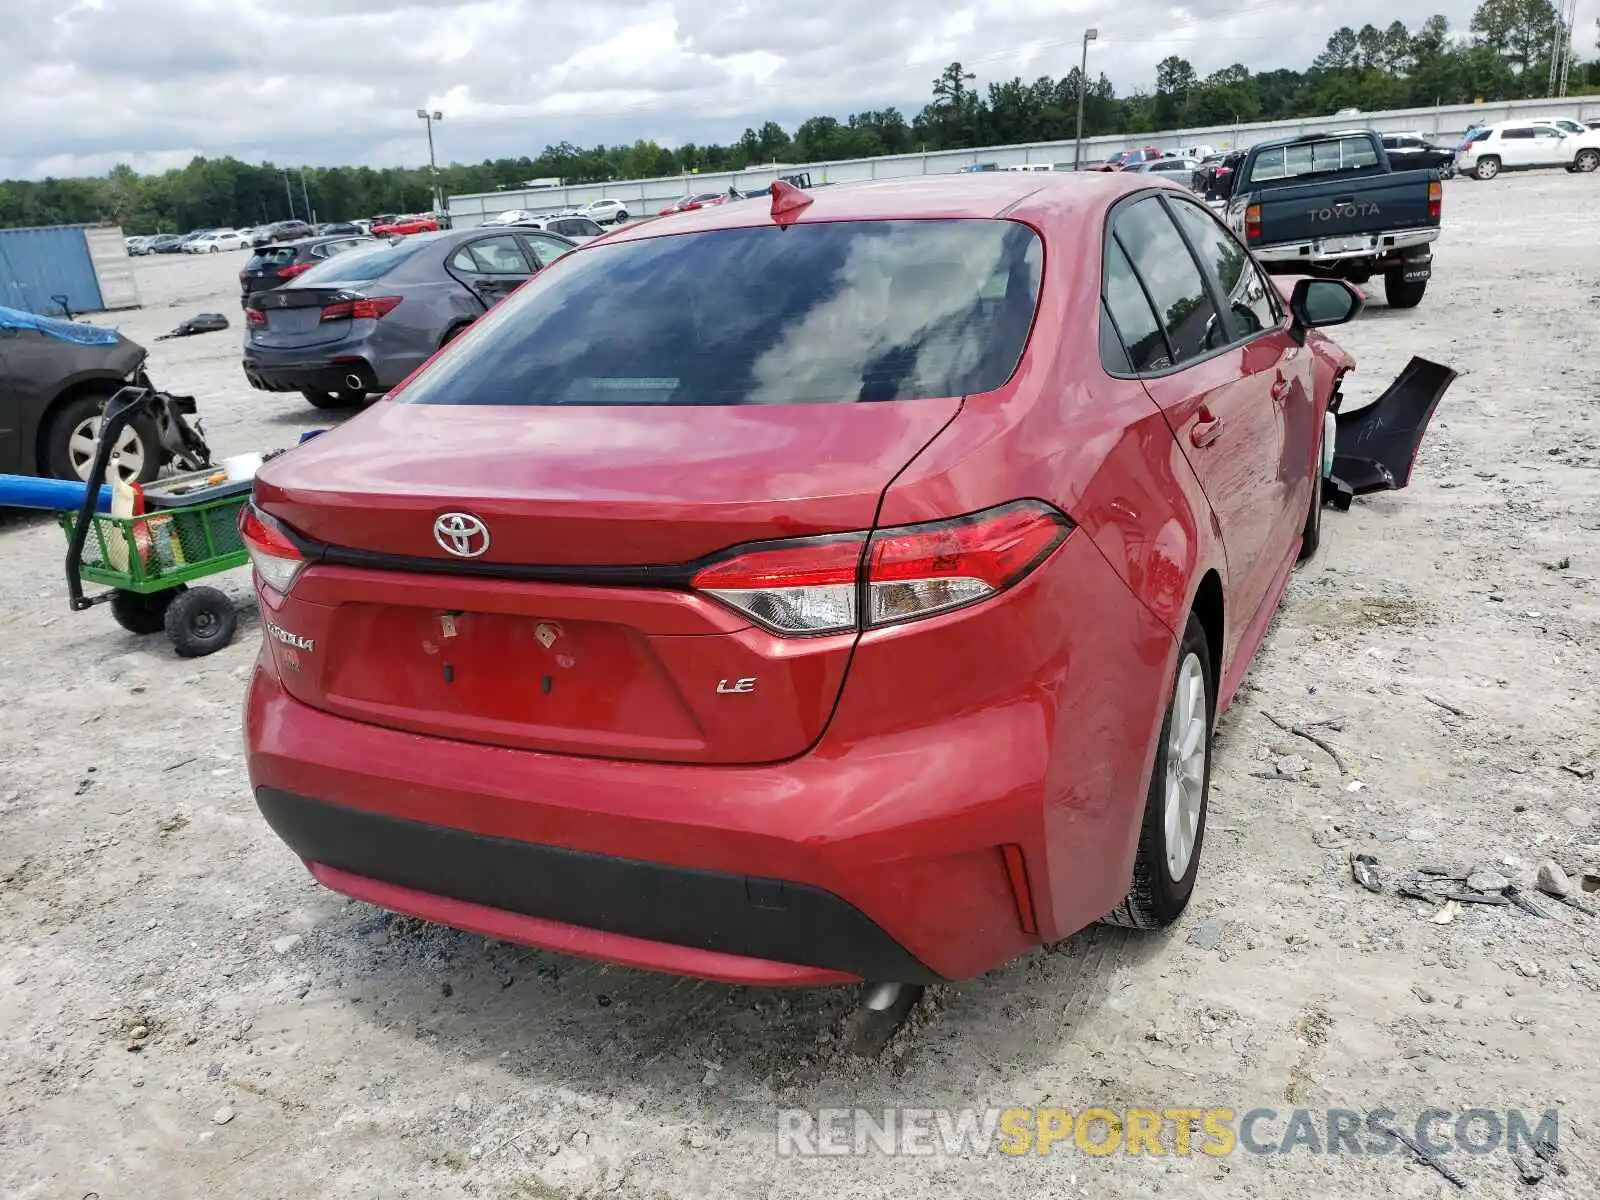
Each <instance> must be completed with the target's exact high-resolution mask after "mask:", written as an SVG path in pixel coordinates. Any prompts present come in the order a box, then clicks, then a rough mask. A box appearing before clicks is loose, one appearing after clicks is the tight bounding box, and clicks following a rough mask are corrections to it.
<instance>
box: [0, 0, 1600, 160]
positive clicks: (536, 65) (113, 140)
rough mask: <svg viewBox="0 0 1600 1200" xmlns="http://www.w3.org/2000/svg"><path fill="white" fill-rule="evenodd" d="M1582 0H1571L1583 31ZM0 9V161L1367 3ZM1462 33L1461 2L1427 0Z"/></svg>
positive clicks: (1113, 71) (1126, 74) (140, 2)
mask: <svg viewBox="0 0 1600 1200" xmlns="http://www.w3.org/2000/svg"><path fill="white" fill-rule="evenodd" d="M1596 3H1597V0H1582V4H1581V5H1580V13H1579V22H1578V23H1579V27H1580V28H1581V29H1589V28H1592V22H1593V12H1592V11H1591V10H1592V9H1593V8H1594V7H1595V5H1596ZM48 7H49V6H46V5H38V4H11V5H8V6H7V11H6V15H5V19H4V36H3V37H0V111H4V112H5V114H6V133H5V136H4V137H0V177H8V176H11V177H15V176H22V177H32V178H37V177H41V176H43V175H45V174H56V175H62V174H84V173H99V172H102V171H104V170H106V169H108V168H109V167H110V166H111V165H113V164H115V163H117V162H128V163H130V164H132V165H133V166H135V167H137V168H138V169H140V170H149V169H161V168H164V167H166V166H170V165H174V164H181V163H182V162H185V161H187V159H188V158H189V157H190V156H191V155H193V154H206V155H210V156H220V155H224V154H232V155H235V156H237V157H240V158H244V159H247V160H258V159H263V158H270V159H272V160H274V161H278V162H284V163H293V164H300V163H305V164H311V165H330V164H335V163H354V164H368V165H374V166H382V165H389V164H394V163H402V164H412V165H417V164H421V163H423V162H425V161H426V160H427V142H426V139H425V137H424V136H423V130H422V128H421V124H420V122H418V121H417V119H416V116H415V111H416V109H417V108H418V107H419V106H421V105H424V104H425V105H427V106H429V107H430V108H438V109H440V110H441V111H443V112H444V114H445V120H444V123H443V124H442V125H440V126H439V127H438V129H437V130H436V131H435V132H436V137H437V140H438V148H439V153H440V156H441V158H443V159H445V160H450V161H467V162H470V161H478V160H481V159H484V158H492V157H501V156H512V155H519V154H530V155H531V154H537V153H538V152H539V151H540V150H541V149H542V148H543V147H544V146H545V145H548V144H550V143H553V142H558V141H562V140H567V141H572V142H576V143H578V144H579V145H594V144H596V143H598V142H623V141H627V142H631V141H633V140H635V139H636V138H639V137H654V138H656V139H658V140H661V141H665V142H668V143H681V142H683V141H687V140H694V141H700V142H705V141H710V140H717V141H732V140H734V139H736V138H737V137H738V135H739V133H740V132H741V131H742V130H743V129H744V127H745V126H746V125H755V126H759V125H760V124H761V122H763V121H765V120H769V119H771V120H777V121H779V122H781V123H783V124H785V125H786V126H788V127H789V128H791V129H792V128H793V127H794V126H795V125H796V124H798V123H799V122H800V121H801V120H803V119H805V118H806V117H808V116H813V115H819V114H827V115H833V116H838V117H841V118H842V117H844V116H845V115H847V114H848V113H850V112H852V111H859V110H861V109H867V108H881V107H884V106H886V105H890V104H894V105H898V106H900V107H901V109H902V110H903V111H904V112H905V113H906V115H907V117H908V118H909V117H910V116H911V115H913V114H914V113H915V112H916V111H917V109H918V108H920V107H921V105H923V104H924V103H926V102H927V100H928V96H929V88H930V84H931V82H932V80H933V77H934V76H935V75H936V74H938V72H939V69H940V68H941V67H943V66H944V64H945V63H946V62H948V61H950V60H951V59H954V58H959V59H960V60H961V61H962V62H963V63H964V64H966V65H967V67H968V69H970V70H972V71H975V72H976V73H977V75H978V83H979V85H980V86H981V85H983V84H987V83H989V82H991V81H997V80H1002V79H1006V78H1009V77H1011V76H1012V75H1014V74H1021V75H1023V76H1024V77H1025V78H1032V77H1034V76H1037V75H1039V74H1049V75H1062V74H1065V73H1066V72H1067V71H1068V70H1070V69H1071V68H1072V67H1073V66H1074V65H1075V64H1076V62H1077V59H1078V52H1079V40H1078V39H1079V37H1080V35H1081V31H1082V29H1083V28H1084V27H1085V26H1087V25H1091V24H1092V25H1096V26H1098V27H1099V29H1100V40H1099V41H1098V42H1097V43H1095V44H1094V45H1093V46H1092V47H1091V49H1090V57H1089V61H1090V69H1091V70H1093V71H1104V72H1106V73H1107V74H1108V75H1109V76H1110V77H1111V79H1112V81H1113V82H1114V83H1115V84H1116V85H1117V88H1118V90H1119V91H1120V92H1124V93H1125V92H1127V91H1128V90H1130V89H1131V88H1133V87H1134V86H1149V85H1150V83H1151V81H1152V80H1153V78H1154V75H1155V64H1156V63H1157V62H1158V61H1159V60H1160V59H1161V58H1162V57H1164V56H1165V55H1167V54H1174V53H1176V54H1182V55H1184V56H1185V57H1187V58H1189V59H1190V61H1191V62H1193V64H1194V66H1195V68H1196V69H1197V70H1198V71H1200V72H1201V73H1202V74H1205V73H1206V72H1208V71H1212V70H1215V69H1217V68H1219V67H1222V66H1226V65H1227V64H1229V63H1232V62H1235V61H1238V62H1243V63H1245V64H1246V65H1247V66H1250V67H1252V68H1257V69H1268V68H1272V67H1279V66H1287V67H1293V68H1297V69H1298V68H1303V67H1305V66H1306V65H1308V64H1309V62H1310V60H1311V58H1312V57H1313V56H1314V55H1315V54H1316V53H1317V52H1318V51H1319V50H1320V49H1321V47H1322V45H1323V42H1324V41H1325V40H1326V38H1327V35H1328V34H1329V33H1330V32H1331V31H1332V30H1333V29H1334V28H1335V27H1336V26H1338V25H1342V24H1348V25H1351V26H1356V27H1359V26H1360V25H1361V24H1362V23H1364V22H1366V21H1371V22H1373V23H1375V24H1377V25H1379V26H1380V27H1381V26H1383V25H1386V24H1388V23H1389V22H1390V21H1391V20H1393V19H1394V10H1393V7H1392V6H1391V5H1388V4H1383V3H1380V2H1379V0H1349V2H1348V3H1345V4H1340V5H1335V4H1331V3H1327V2H1326V0H1311V3H1310V4H1299V3H1295V2H1294V0H1197V2H1196V3H1193V4H1189V5H1186V6H1173V5H1171V4H1169V3H1163V2H1161V0H1156V2H1154V3H1151V2H1149V0H1129V3H1124V4H1121V5H1118V6H1116V7H1114V8H1108V7H1105V6H1094V7H1090V6H1088V5H1085V4H1083V3H1081V0H1065V3H1063V2H1062V0H986V2H985V3H983V4H981V5H980V4H978V3H976V0H872V2H870V3H863V2H862V0H724V2H722V3H717V4H706V3H690V0H585V2H584V3H581V4H566V5H556V4H550V3H548V2H541V3H537V4H535V3H534V2H533V0H428V2H427V3H425V4H424V3H415V4H413V3H408V2H407V0H77V2H76V3H74V4H71V5H70V6H67V7H65V8H62V9H59V10H58V11H56V12H54V13H51V12H49V11H46V10H47V8H48ZM1435 7H1437V8H1439V9H1441V10H1442V11H1443V12H1444V13H1445V15H1446V16H1448V17H1449V18H1450V19H1451V22H1452V24H1453V25H1454V26H1456V27H1457V28H1464V27H1465V25H1466V22H1467V20H1468V18H1469V17H1470V14H1471V11H1472V8H1473V0H1441V2H1440V3H1438V4H1435V5H1428V6H1426V7H1425V8H1423V9H1418V10H1416V12H1414V13H1413V14H1411V15H1410V17H1409V18H1408V19H1409V20H1410V22H1411V23H1413V24H1415V23H1419V22H1420V21H1421V20H1422V19H1423V17H1424V16H1425V14H1426V12H1427V11H1429V10H1431V9H1433V8H1435Z"/></svg>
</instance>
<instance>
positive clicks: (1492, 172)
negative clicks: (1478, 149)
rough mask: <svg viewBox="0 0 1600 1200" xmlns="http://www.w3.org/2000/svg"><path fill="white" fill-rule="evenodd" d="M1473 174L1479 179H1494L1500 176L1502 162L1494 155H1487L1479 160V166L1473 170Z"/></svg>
mask: <svg viewBox="0 0 1600 1200" xmlns="http://www.w3.org/2000/svg"><path fill="white" fill-rule="evenodd" d="M1472 174H1473V175H1474V176H1475V177H1477V178H1478V179H1493V178H1494V177H1495V176H1496V175H1498V174H1500V160H1499V159H1498V158H1496V157H1495V156H1494V155H1492V154H1490V155H1486V156H1485V157H1483V158H1480V159H1479V160H1478V165H1477V166H1476V167H1474V168H1473V169H1472Z"/></svg>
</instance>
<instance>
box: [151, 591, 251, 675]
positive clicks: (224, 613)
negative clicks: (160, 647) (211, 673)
mask: <svg viewBox="0 0 1600 1200" xmlns="http://www.w3.org/2000/svg"><path fill="white" fill-rule="evenodd" d="M238 625H239V614H238V613H237V612H235V611H234V607H233V600H232V599H231V598H229V596H228V594H227V593H226V592H220V591H218V590H217V589H216V588H212V587H197V588H191V589H190V590H188V591H185V592H184V593H183V594H182V595H181V596H178V597H177V598H176V599H174V600H173V601H172V603H171V604H170V605H168V606H167V616H166V628H167V636H168V637H169V638H171V639H172V645H173V648H174V649H175V650H177V652H178V655H179V656H180V657H181V658H200V657H201V656H202V655H206V654H212V653H215V652H216V651H218V650H221V649H222V648H223V647H224V646H226V645H227V644H228V643H229V642H231V641H233V631H234V630H235V629H236V628H238Z"/></svg>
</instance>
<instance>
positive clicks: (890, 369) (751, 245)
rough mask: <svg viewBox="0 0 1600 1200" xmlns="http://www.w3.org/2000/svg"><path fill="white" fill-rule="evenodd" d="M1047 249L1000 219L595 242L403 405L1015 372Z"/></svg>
mask: <svg viewBox="0 0 1600 1200" xmlns="http://www.w3.org/2000/svg"><path fill="white" fill-rule="evenodd" d="M1043 257H1044V256H1043V247H1042V246H1041V244H1040V242H1039V238H1038V235H1037V234H1035V233H1034V232H1033V230H1031V229H1029V228H1028V227H1027V226H1025V225H1022V224H1019V223H1017V222H1013V221H1003V220H961V219H957V220H918V221H838V222H827V223H820V222H819V223H818V224H815V225H810V224H798V225H793V226H790V227H788V228H781V227H778V226H775V225H762V226H758V227H755V228H749V229H721V230H712V231H707V232H704V233H695V234H680V235H677V236H672V237H655V238H648V239H643V240H640V241H635V242H621V243H612V244H609V245H608V244H606V243H604V242H600V243H597V244H596V245H594V246H593V247H591V248H588V249H585V250H584V251H582V252H581V253H578V254H573V255H570V256H568V257H566V258H564V259H563V260H562V262H561V263H560V264H559V265H558V266H556V267H554V268H553V269H551V270H550V271H548V272H545V273H541V274H539V275H535V276H534V277H533V280H532V281H531V282H530V283H529V284H527V285H526V286H525V287H523V288H522V289H521V290H520V291H519V292H517V293H516V294H515V295H514V296H512V298H511V299H509V300H507V301H505V302H504V303H502V304H501V305H499V306H498V307H497V308H495V309H494V310H492V311H491V312H490V314H489V315H488V316H486V317H485V318H483V320H482V321H480V322H479V325H478V327H477V330H476V332H475V333H474V335H473V337H472V338H470V339H469V340H467V341H466V342H464V343H462V344H461V346H460V347H459V348H457V349H455V350H453V351H452V352H451V353H450V354H447V355H444V356H443V357H442V358H440V359H439V360H437V361H436V363H435V364H434V366H433V367H432V368H430V369H429V370H428V371H426V372H424V373H423V374H422V375H421V376H420V377H419V378H418V379H417V381H416V382H415V383H413V384H412V385H411V386H410V387H408V388H407V389H406V390H405V391H404V392H402V393H401V394H400V396H399V397H398V399H399V400H400V401H401V402H402V403H408V402H409V403H413V404H496V405H513V404H527V405H559V404H578V405H594V404H659V405H706V404H826V403H849V402H872V401H887V400H912V399H919V398H926V397H936V396H960V395H965V394H968V393H971V392H982V391H989V390H991V389H993V388H997V387H999V386H1000V385H1001V384H1003V383H1005V381H1006V380H1007V379H1009V378H1010V377H1011V374H1012V372H1013V371H1014V370H1015V369H1016V366H1017V362H1018V361H1019V359H1020V358H1021V355H1022V349H1023V345H1024V343H1025V342H1026V340H1027V336H1028V329H1029V327H1030V326H1031V324H1032V322H1033V315H1034V310H1035V307H1036V306H1037V303H1038V297H1039V278H1040V269H1041V266H1042V264H1043Z"/></svg>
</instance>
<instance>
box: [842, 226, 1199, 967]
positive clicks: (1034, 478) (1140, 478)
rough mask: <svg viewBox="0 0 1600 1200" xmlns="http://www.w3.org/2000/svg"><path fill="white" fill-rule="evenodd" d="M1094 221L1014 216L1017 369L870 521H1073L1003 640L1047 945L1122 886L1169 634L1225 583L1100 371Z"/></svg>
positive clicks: (1169, 651)
mask: <svg viewBox="0 0 1600 1200" xmlns="http://www.w3.org/2000/svg"><path fill="white" fill-rule="evenodd" d="M1104 213H1105V206H1104V205H1103V204H1102V205H1099V206H1097V207H1096V208H1095V209H1093V210H1092V211H1090V212H1087V213H1086V212H1083V211H1081V210H1080V211H1077V212H1073V211H1068V210H1066V209H1065V208H1064V207H1055V206H1053V204H1052V202H1047V201H1040V202H1039V203H1037V204H1035V205H1030V207H1029V208H1028V210H1027V212H1026V214H1025V219H1027V220H1028V221H1029V223H1031V224H1033V225H1034V226H1035V228H1037V229H1039V231H1040V232H1041V234H1042V235H1043V236H1044V238H1045V266H1044V277H1043V285H1042V288H1041V294H1040V303H1039V312H1038V316H1037V318H1036V320H1035V324H1034V329H1033V332H1032V335H1031V337H1030V339H1029V344H1028V348H1027V351H1026V353H1025V354H1024V357H1023V361H1022V364H1021V365H1020V366H1019V368H1018V370H1017V372H1016V374H1015V375H1014V376H1013V377H1012V379H1011V380H1010V381H1009V382H1008V383H1007V385H1006V386H1005V387H1003V388H1001V389H999V390H997V391H995V392H990V393H986V394H983V395H978V396H970V397H968V398H967V400H966V402H965V404H964V405H963V407H962V410H961V412H960V413H959V414H958V415H957V416H956V418H955V420H954V421H953V422H952V424H951V426H950V428H949V429H947V430H946V431H945V432H944V433H943V434H942V435H941V436H940V437H938V438H936V439H935V440H934V441H933V443H932V444H931V445H930V446H929V447H928V448H927V449H926V450H924V451H923V452H922V454H920V455H919V456H918V457H917V458H916V459H914V460H913V461H912V462H911V463H910V464H909V465H908V466H907V467H906V469H905V470H904V471H903V472H902V473H901V474H900V475H899V477H897V478H896V479H895V481H894V482H893V484H892V485H891V486H890V487H889V488H888V490H887V491H886V493H885V495H884V499H883V504H882V508H881V512H880V517H879V522H878V523H879V525H880V526H884V525H900V524H909V523H913V522H918V521H927V520H936V519H939V518H941V517H948V516H952V515H955V514H959V513H966V512H972V511H976V510H979V509H982V508H986V507H989V506H991V505H995V504H1000V503H1003V502H1005V501H1008V500H1014V499H1017V498H1020V497H1038V498H1041V499H1045V500H1049V501H1050V502H1052V503H1053V504H1055V505H1056V506H1057V507H1059V508H1060V509H1061V510H1062V511H1064V512H1065V513H1067V514H1068V515H1069V516H1070V517H1071V518H1072V520H1073V521H1074V522H1075V523H1076V524H1077V526H1078V529H1077V530H1076V531H1075V532H1074V533H1073V534H1072V535H1071V537H1070V538H1069V539H1068V545H1067V547H1064V548H1063V550H1062V551H1058V552H1057V556H1056V558H1054V559H1052V560H1051V562H1050V563H1049V564H1047V566H1046V568H1044V570H1051V569H1055V568H1061V567H1071V578H1068V579H1055V580H1054V581H1053V584H1052V586H1051V588H1050V590H1049V591H1048V592H1046V593H1043V594H1045V595H1048V597H1049V598H1050V600H1049V603H1048V604H1046V605H1044V606H1042V607H1038V608H1036V609H1034V610H1033V612H1032V614H1031V618H1030V625H1029V627H1028V628H1027V629H1017V630H1015V631H1013V632H1012V633H1011V634H1010V635H1009V638H1010V639H1012V640H1013V641H1024V642H1031V645H1030V648H1029V653H1030V654H1031V656H1032V658H1031V661H1032V662H1034V663H1035V664H1036V666H1035V670H1036V672H1037V673H1036V676H1035V677H1034V678H1033V679H1032V680H1031V686H1030V687H1029V688H1027V689H1026V691H1027V694H1028V697H1029V702H1033V701H1039V702H1040V703H1039V712H1040V736H1041V738H1042V740H1043V743H1044V747H1045V750H1044V761H1045V762H1046V763H1047V766H1046V769H1045V771H1044V774H1043V779H1044V786H1043V793H1042V795H1041V796H1040V797H1038V800H1037V802H1040V803H1042V812H1041V817H1042V820H1041V826H1040V829H1041V833H1040V840H1039V842H1038V843H1037V844H1036V845H1034V846H1029V847H1025V848H1024V852H1025V855H1026V857H1027V859H1028V871H1029V878H1030V881H1031V883H1032V886H1033V887H1034V888H1035V892H1036V896H1037V898H1038V899H1037V903H1038V907H1039V909H1040V923H1041V931H1042V932H1048V933H1049V934H1050V935H1051V936H1065V935H1066V934H1068V933H1071V932H1072V931H1073V930H1075V929H1077V928H1081V927H1082V926H1083V925H1084V924H1087V923H1088V922H1089V921H1092V920H1094V919H1096V918H1097V917H1099V916H1100V915H1102V914H1103V913H1105V912H1107V911H1109V910H1110V908H1111V907H1112V906H1113V905H1115V904H1116V903H1117V902H1118V901H1119V900H1120V899H1121V897H1122V894H1123V892H1124V891H1125V890H1126V887H1127V884H1128V880H1129V879H1130V878H1131V874H1132V866H1133V854H1134V850H1135V848H1136V844H1137V834H1138V824H1139V820H1140V817H1141V815H1142V812H1143V801H1144V794H1145V790H1146V788H1147V787H1148V785H1149V776H1150V768H1151V764H1152V762H1153V750H1154V743H1155V739H1156V736H1157V733H1158V732H1159V729H1160V723H1161V719H1162V715H1163V713H1164V710H1165V706H1166V699H1167V696H1168V694H1169V692H1170V688H1171V678H1172V672H1173V669H1174V664H1175V661H1176V649H1177V639H1178V637H1179V635H1180V634H1181V631H1182V629H1183V627H1184V624H1185V622H1186V620H1187V616H1188V612H1189V609H1190V606H1191V605H1192V603H1193V597H1194V594H1195V591H1196V590H1197V588H1198V586H1199V581H1200V579H1201V577H1202V576H1203V575H1204V573H1205V572H1206V571H1207V570H1208V569H1214V570H1216V571H1217V572H1218V574H1219V575H1220V576H1221V578H1222V579H1223V581H1224V585H1226V580H1227V569H1226V562H1225V561H1224V559H1223V557H1222V550H1221V542H1220V537H1219V534H1218V530H1217V528H1216V526H1215V522H1214V519H1213V518H1212V516H1211V511H1210V508H1209V506H1208V505H1207V503H1206V501H1205V499H1204V496H1203V494H1202V493H1201V490H1200V486H1199V483H1198V481H1197V480H1196V479H1195V477H1194V474H1193V472H1192V470H1191V469H1190V467H1189V465H1188V462H1187V460H1186V459H1185V457H1184V455H1183V454H1182V452H1181V450H1180V449H1179V448H1178V446H1177V443H1176V442H1175V441H1174V439H1173V436H1172V433H1171V431H1170V429H1169V428H1168V426H1167V424H1166V421H1165V419H1164V418H1163V416H1162V414H1161V412H1160V410H1159V409H1158V408H1157V407H1156V405H1155V404H1154V402H1153V401H1152V400H1151V399H1150V397H1149V396H1148V394H1147V393H1146V392H1145V390H1144V387H1143V385H1142V384H1140V383H1139V382H1138V381H1136V380H1119V379H1115V378H1113V377H1111V376H1109V375H1107V374H1106V373H1105V372H1104V371H1103V370H1102V369H1101V368H1100V366H1099V349H1098V322H1099V295H1100V245H1101V235H1102V231H1103V227H1104ZM1086 247H1087V248H1088V249H1087V251H1086V249H1085V248H1086ZM1083 543H1087V544H1083ZM1074 545H1076V549H1072V550H1071V553H1070V554H1069V553H1067V550H1068V549H1071V548H1072V547H1073V546H1074ZM1072 564H1077V565H1076V566H1072ZM1043 587H1044V585H1042V584H1041V588H1043ZM869 637H870V635H869ZM1013 649H1014V646H1007V647H1006V648H1004V649H1001V648H995V649H994V653H995V654H996V655H997V656H1003V655H1005V654H1006V653H1007V651H1009V650H1013ZM867 650H868V646H867V639H863V646H862V648H861V651H858V662H857V664H855V665H853V666H852V668H851V675H850V678H849V680H848V681H847V683H846V686H845V692H844V699H843V701H842V704H841V713H840V715H841V717H843V716H844V706H845V705H848V704H850V703H851V702H852V701H853V700H855V699H858V698H859V693H858V692H857V688H858V684H860V683H863V682H864V678H863V677H858V675H857V671H858V670H859V669H860V666H861V665H862V662H863V661H864V660H863V659H862V657H861V655H862V654H864V652H866V651H867ZM1016 701H1017V702H1021V701H1022V697H1021V696H1018V697H1016Z"/></svg>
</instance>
